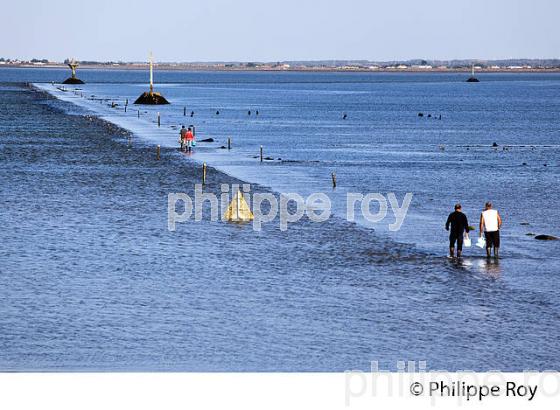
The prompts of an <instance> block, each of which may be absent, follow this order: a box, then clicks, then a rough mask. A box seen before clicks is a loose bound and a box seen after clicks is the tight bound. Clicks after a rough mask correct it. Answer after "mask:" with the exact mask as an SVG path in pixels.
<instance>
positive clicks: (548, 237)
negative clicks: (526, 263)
mask: <svg viewBox="0 0 560 410" xmlns="http://www.w3.org/2000/svg"><path fill="white" fill-rule="evenodd" d="M535 239H538V240H539V241H557V240H558V238H557V237H556V236H552V235H537V236H535Z"/></svg>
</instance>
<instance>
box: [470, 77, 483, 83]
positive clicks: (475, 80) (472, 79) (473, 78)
mask: <svg viewBox="0 0 560 410" xmlns="http://www.w3.org/2000/svg"><path fill="white" fill-rule="evenodd" d="M479 82H480V80H479V79H478V78H476V77H469V78H468V80H467V83H479Z"/></svg>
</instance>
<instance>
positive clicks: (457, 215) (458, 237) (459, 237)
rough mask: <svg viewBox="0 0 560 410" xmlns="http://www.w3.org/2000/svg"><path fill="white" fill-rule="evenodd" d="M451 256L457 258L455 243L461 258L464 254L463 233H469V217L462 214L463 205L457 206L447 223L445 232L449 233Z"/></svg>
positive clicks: (458, 255)
mask: <svg viewBox="0 0 560 410" xmlns="http://www.w3.org/2000/svg"><path fill="white" fill-rule="evenodd" d="M449 225H451V231H450V232H449V255H450V256H451V257H452V258H453V257H455V242H457V257H458V258H460V257H461V253H462V252H463V232H467V233H469V221H467V216H466V215H465V214H464V213H463V212H462V209H461V204H456V205H455V212H451V213H450V214H449V216H448V217H447V222H446V223H445V230H447V231H449Z"/></svg>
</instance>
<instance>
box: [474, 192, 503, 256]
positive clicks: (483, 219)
mask: <svg viewBox="0 0 560 410" xmlns="http://www.w3.org/2000/svg"><path fill="white" fill-rule="evenodd" d="M501 227H502V218H501V217H500V214H499V213H498V211H497V210H495V209H492V202H486V205H485V207H484V211H483V212H482V214H480V227H479V228H480V236H481V237H482V233H483V232H484V238H485V239H486V256H487V257H488V258H489V257H490V250H491V248H492V247H494V257H495V258H498V251H499V249H500V228H501Z"/></svg>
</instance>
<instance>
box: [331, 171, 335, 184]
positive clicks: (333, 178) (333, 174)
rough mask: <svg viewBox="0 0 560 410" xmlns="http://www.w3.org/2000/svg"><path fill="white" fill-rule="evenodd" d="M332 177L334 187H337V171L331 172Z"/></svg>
mask: <svg viewBox="0 0 560 410" xmlns="http://www.w3.org/2000/svg"><path fill="white" fill-rule="evenodd" d="M331 178H332V187H333V188H336V173H335V172H333V173H332V174H331Z"/></svg>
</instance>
